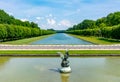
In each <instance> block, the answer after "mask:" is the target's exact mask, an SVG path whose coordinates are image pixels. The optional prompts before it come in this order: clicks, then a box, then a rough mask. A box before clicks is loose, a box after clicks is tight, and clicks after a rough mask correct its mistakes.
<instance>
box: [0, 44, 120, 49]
mask: <svg viewBox="0 0 120 82" xmlns="http://www.w3.org/2000/svg"><path fill="white" fill-rule="evenodd" d="M65 49H69V50H120V45H0V50H65Z"/></svg>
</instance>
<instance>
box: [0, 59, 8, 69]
mask: <svg viewBox="0 0 120 82" xmlns="http://www.w3.org/2000/svg"><path fill="white" fill-rule="evenodd" d="M9 60H10V58H9V57H0V69H1V68H3V67H4V65H5V64H6V63H7V62H9Z"/></svg>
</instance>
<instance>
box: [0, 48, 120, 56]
mask: <svg viewBox="0 0 120 82" xmlns="http://www.w3.org/2000/svg"><path fill="white" fill-rule="evenodd" d="M57 52H62V53H65V51H64V50H0V56H28V57H29V56H59V55H58V54H57ZM69 53H70V55H71V56H120V50H69Z"/></svg>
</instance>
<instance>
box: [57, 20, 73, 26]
mask: <svg viewBox="0 0 120 82" xmlns="http://www.w3.org/2000/svg"><path fill="white" fill-rule="evenodd" d="M58 25H62V26H66V27H70V26H71V25H72V23H71V22H70V21H69V20H62V21H60V23H59V24H58Z"/></svg>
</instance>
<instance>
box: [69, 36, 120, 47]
mask: <svg viewBox="0 0 120 82" xmlns="http://www.w3.org/2000/svg"><path fill="white" fill-rule="evenodd" d="M69 35H71V36H73V37H76V38H80V39H83V40H86V41H89V42H91V43H94V44H101V45H105V44H106V45H109V44H120V41H118V40H113V39H103V38H99V37H95V36H88V37H87V36H79V35H73V34H69Z"/></svg>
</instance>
